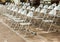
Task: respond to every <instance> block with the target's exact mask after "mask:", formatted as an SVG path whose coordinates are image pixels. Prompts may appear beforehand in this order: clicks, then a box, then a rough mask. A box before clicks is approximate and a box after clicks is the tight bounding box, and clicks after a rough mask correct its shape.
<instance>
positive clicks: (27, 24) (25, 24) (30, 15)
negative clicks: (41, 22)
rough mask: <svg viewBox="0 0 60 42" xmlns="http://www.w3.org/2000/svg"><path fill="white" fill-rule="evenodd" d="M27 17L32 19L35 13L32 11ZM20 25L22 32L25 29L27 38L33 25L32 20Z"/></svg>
mask: <svg viewBox="0 0 60 42" xmlns="http://www.w3.org/2000/svg"><path fill="white" fill-rule="evenodd" d="M27 17H28V18H29V17H30V18H32V17H33V12H32V11H30V12H29V13H28V14H27ZM20 25H21V28H20V30H22V29H25V36H26V33H27V32H28V30H29V28H30V25H31V20H30V21H29V22H24V23H20ZM24 26H27V27H28V28H26V27H25V28H24Z"/></svg>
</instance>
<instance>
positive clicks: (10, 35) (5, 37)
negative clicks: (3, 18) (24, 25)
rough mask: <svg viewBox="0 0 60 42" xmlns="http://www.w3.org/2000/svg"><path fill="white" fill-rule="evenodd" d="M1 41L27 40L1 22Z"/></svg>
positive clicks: (18, 41)
mask: <svg viewBox="0 0 60 42" xmlns="http://www.w3.org/2000/svg"><path fill="white" fill-rule="evenodd" d="M0 42H25V40H24V39H22V38H20V37H19V36H18V35H16V33H14V32H12V31H11V30H10V29H8V27H6V26H5V25H4V24H2V23H1V22H0Z"/></svg>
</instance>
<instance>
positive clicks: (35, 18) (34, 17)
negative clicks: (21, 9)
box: [34, 17, 43, 19]
mask: <svg viewBox="0 0 60 42" xmlns="http://www.w3.org/2000/svg"><path fill="white" fill-rule="evenodd" d="M34 19H43V18H38V17H34Z"/></svg>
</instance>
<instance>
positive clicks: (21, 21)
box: [14, 20, 24, 22]
mask: <svg viewBox="0 0 60 42" xmlns="http://www.w3.org/2000/svg"><path fill="white" fill-rule="evenodd" d="M14 21H15V22H24V20H14Z"/></svg>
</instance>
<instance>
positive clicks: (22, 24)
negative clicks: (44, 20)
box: [20, 22, 31, 25]
mask: <svg viewBox="0 0 60 42" xmlns="http://www.w3.org/2000/svg"><path fill="white" fill-rule="evenodd" d="M30 24H31V23H29V22H28V23H20V25H30Z"/></svg>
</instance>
